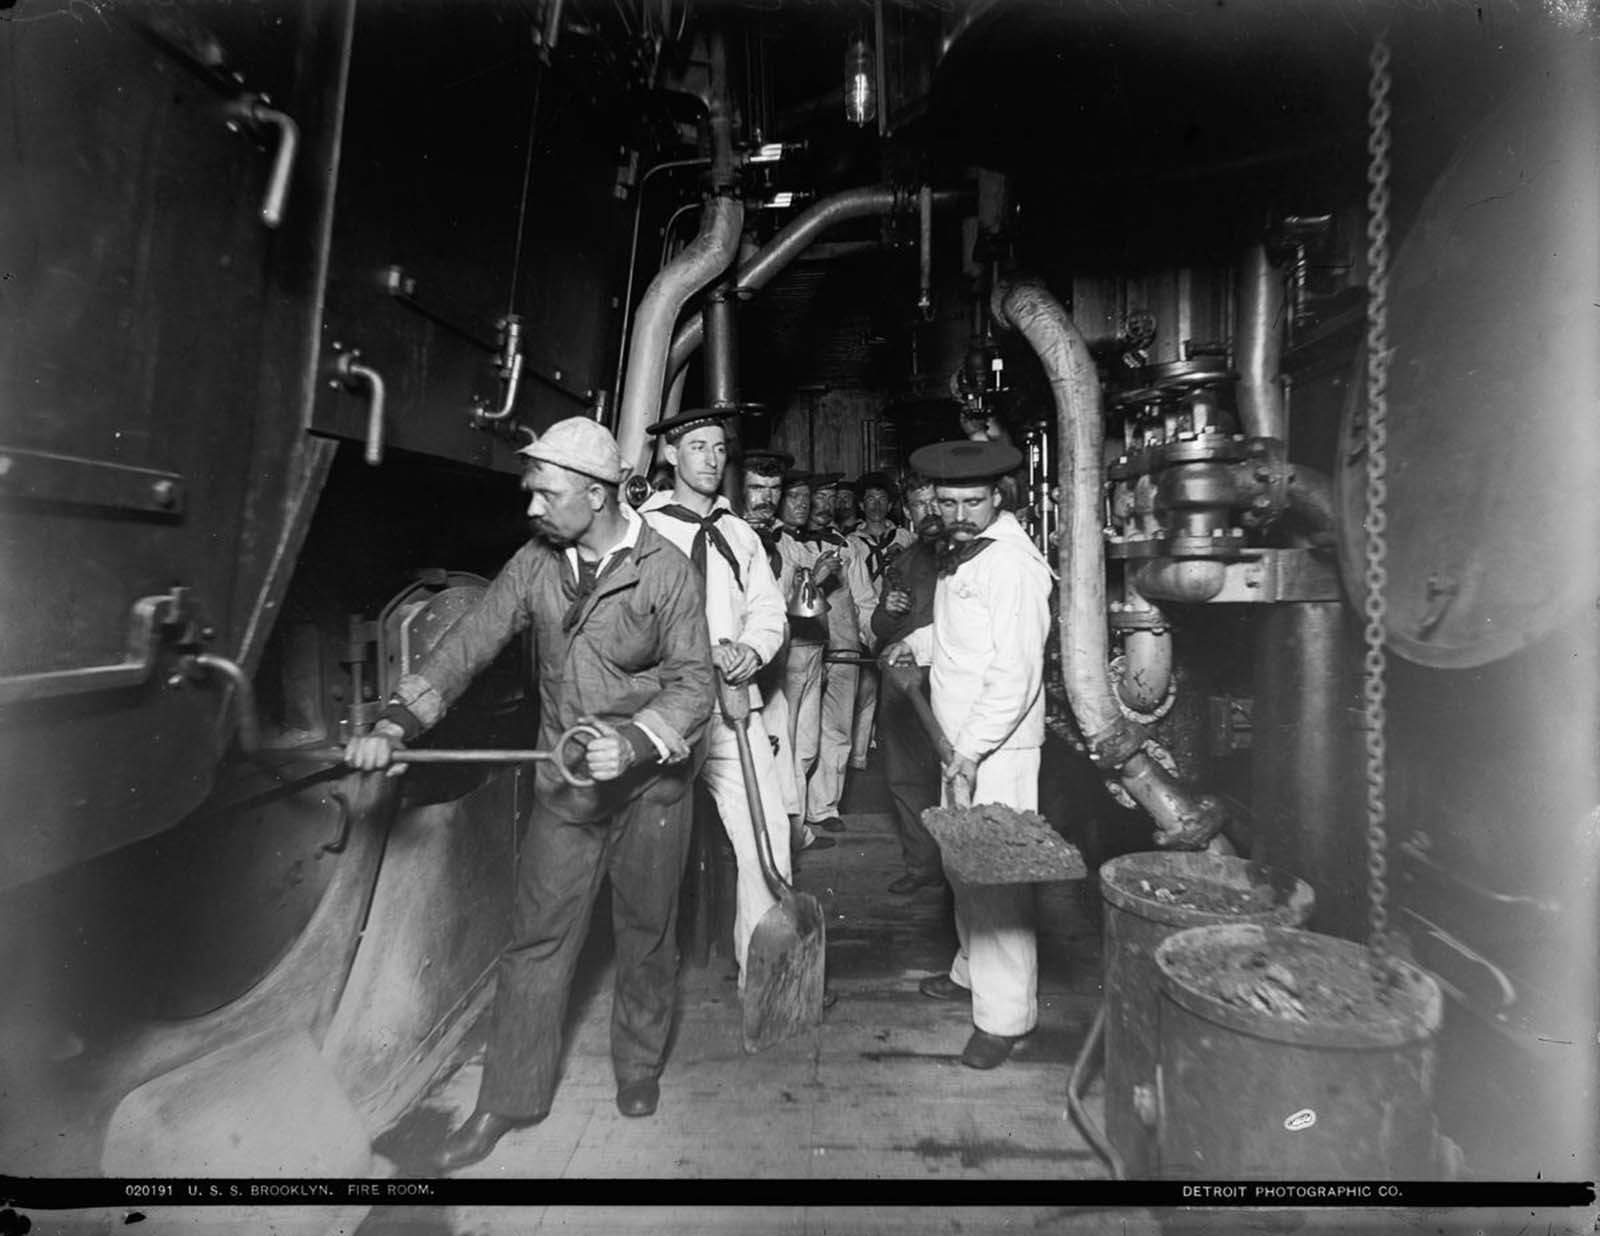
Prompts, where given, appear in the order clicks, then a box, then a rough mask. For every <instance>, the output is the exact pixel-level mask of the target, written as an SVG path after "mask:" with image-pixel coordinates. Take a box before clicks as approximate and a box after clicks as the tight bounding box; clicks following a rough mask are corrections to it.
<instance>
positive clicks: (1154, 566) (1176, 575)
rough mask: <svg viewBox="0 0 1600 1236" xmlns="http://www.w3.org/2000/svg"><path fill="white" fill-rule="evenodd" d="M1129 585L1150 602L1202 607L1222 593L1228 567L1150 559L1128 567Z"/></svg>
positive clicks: (1203, 560)
mask: <svg viewBox="0 0 1600 1236" xmlns="http://www.w3.org/2000/svg"><path fill="white" fill-rule="evenodd" d="M1129 570H1130V582H1131V583H1132V584H1133V586H1134V587H1135V588H1137V589H1138V590H1139V595H1140V596H1143V597H1146V598H1148V599H1149V600H1152V601H1179V602H1183V603H1187V604H1201V603H1203V602H1206V601H1209V600H1211V599H1212V598H1213V597H1215V596H1216V595H1217V594H1218V593H1220V592H1221V591H1222V585H1223V583H1224V582H1225V581H1226V580H1227V566H1226V565H1225V564H1224V563H1222V562H1218V561H1215V560H1213V559H1210V558H1150V559H1146V560H1145V561H1143V562H1136V563H1130V564H1129Z"/></svg>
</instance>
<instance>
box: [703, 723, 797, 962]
mask: <svg viewBox="0 0 1600 1236" xmlns="http://www.w3.org/2000/svg"><path fill="white" fill-rule="evenodd" d="M711 727H712V728H711V746H710V750H709V751H708V752H707V754H706V762H705V767H704V768H703V769H702V770H701V773H700V775H701V776H702V777H704V778H705V783H706V788H707V789H708V790H710V791H711V799H712V801H713V802H715V803H716V804H717V814H718V815H719V816H721V817H722V827H723V828H724V829H725V830H727V833H728V840H729V841H731V842H732V843H733V854H734V858H735V859H736V860H737V861H738V864H739V886H738V896H737V901H736V903H735V908H734V913H733V955H734V957H735V958H737V959H738V962H739V987H740V989H741V990H742V989H743V987H744V960H745V954H746V953H747V952H748V951H749V949H750V934H751V933H752V932H753V931H755V929H756V924H757V923H759V922H760V921H761V916H762V915H763V914H765V913H766V912H767V911H768V910H770V909H771V908H772V907H773V906H774V905H776V904H777V899H776V898H774V897H773V895H772V891H771V890H770V889H768V888H767V881H766V879H765V877H763V876H762V874H761V860H760V859H759V858H758V857H757V856H756V835H755V829H754V828H753V827H752V825H751V820H750V799H749V798H748V797H747V796H746V794H745V787H744V773H743V772H742V771H741V770H740V765H739V740H738V739H737V738H736V737H735V736H734V733H733V727H732V726H731V725H729V724H728V723H727V722H726V721H724V720H722V719H721V718H720V717H715V718H713V719H712V722H711ZM750 754H751V756H752V757H753V762H754V763H755V766H756V783H757V785H758V786H759V787H760V790H761V809H762V811H763V812H764V813H765V814H766V817H767V819H766V823H767V836H768V837H769V838H771V840H772V858H773V862H774V864H775V865H776V866H777V868H778V874H779V875H781V876H782V877H783V878H784V879H785V880H787V879H788V878H789V874H790V870H791V868H790V863H789V818H788V816H786V815H785V814H784V812H783V796H782V795H781V794H780V793H779V792H778V762H777V760H776V759H774V758H773V755H772V744H771V743H769V742H768V741H767V727H766V726H765V725H764V724H763V723H762V721H761V714H760V713H758V712H753V713H751V714H750Z"/></svg>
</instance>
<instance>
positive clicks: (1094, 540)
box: [990, 278, 1226, 849]
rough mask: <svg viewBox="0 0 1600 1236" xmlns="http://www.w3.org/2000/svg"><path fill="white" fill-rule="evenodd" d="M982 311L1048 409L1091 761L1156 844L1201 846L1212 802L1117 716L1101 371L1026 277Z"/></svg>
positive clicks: (1071, 674)
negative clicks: (1138, 813) (1036, 371)
mask: <svg viewBox="0 0 1600 1236" xmlns="http://www.w3.org/2000/svg"><path fill="white" fill-rule="evenodd" d="M990 312H992V313H993V314H994V317H995V320H996V321H997V322H998V323H999V324H1000V325H1002V326H1007V327H1010V328H1012V329H1014V330H1017V331H1019V332H1020V333H1021V334H1022V336H1023V337H1024V338H1025V339H1026V340H1027V341H1028V344H1029V345H1030V346H1031V347H1032V348H1033V350H1034V351H1035V352H1036V353H1037V354H1038V356H1039V360H1040V363H1041V364H1042V365H1043V366H1044V371H1045V375H1046V377H1048V378H1049V380H1050V391H1051V395H1052V396H1053V398H1054V401H1055V407H1056V432H1057V435H1058V443H1059V447H1058V454H1057V459H1058V461H1059V464H1060V475H1061V483H1062V493H1063V497H1064V499H1065V504H1066V510H1065V511H1064V512H1063V518H1062V529H1061V554H1062V568H1063V569H1062V587H1061V613H1060V627H1061V666H1062V673H1063V675H1064V677H1065V679H1066V687H1067V698H1068V700H1069V701H1070V703H1071V705H1072V712H1073V716H1074V718H1075V719H1076V720H1077V723H1078V728H1079V729H1080V730H1081V731H1082V733H1083V735H1084V738H1085V740H1086V741H1087V744H1088V748H1089V756H1090V758H1091V759H1092V760H1093V761H1094V762H1095V764H1096V766H1098V767H1099V768H1101V769H1104V770H1105V771H1107V772H1115V773H1116V774H1117V776H1118V777H1119V778H1120V779H1121V781H1122V784H1123V787H1124V788H1125V789H1126V790H1127V791H1128V793H1129V795H1131V796H1132V798H1133V800H1134V801H1135V802H1137V803H1138V804H1139V805H1140V806H1141V807H1143V808H1144V809H1145V810H1146V811H1147V812H1149V814H1150V818H1151V819H1152V820H1154V821H1155V825H1156V835H1155V842H1156V844H1157V845H1159V846H1163V847H1170V848H1178V849H1200V848H1202V847H1204V846H1206V845H1207V844H1208V843H1209V842H1210V841H1211V840H1212V839H1213V838H1214V837H1216V836H1217V834H1218V833H1219V832H1221V830H1222V826H1223V824H1224V822H1225V820H1226V816H1225V814H1224V811H1223V808H1222V804H1221V802H1220V801H1219V800H1218V799H1216V798H1215V797H1213V796H1211V795H1209V794H1198V795H1197V794H1194V793H1192V792H1191V791H1189V790H1186V789H1185V788H1183V787H1182V786H1180V785H1179V784H1178V783H1177V781H1176V780H1175V779H1174V778H1173V777H1172V776H1171V775H1170V774H1168V773H1167V772H1166V770H1165V769H1163V768H1162V767H1161V766H1160V765H1159V764H1157V763H1156V761H1155V760H1154V759H1153V758H1151V756H1150V755H1149V754H1147V753H1146V751H1145V742H1146V737H1147V735H1146V734H1145V731H1144V728H1143V727H1142V726H1140V725H1138V724H1137V723H1135V722H1133V721H1131V720H1129V719H1128V718H1127V717H1126V716H1124V715H1123V712H1122V709H1121V708H1120V707H1119V706H1118V704H1117V700H1116V695H1115V688H1114V687H1113V685H1112V682H1111V673H1110V657H1109V648H1108V643H1109V641H1108V636H1107V632H1106V564H1105V541H1104V538H1103V535H1102V523H1103V520H1102V513H1101V500H1100V496H1101V486H1102V483H1103V481H1104V477H1103V475H1102V471H1103V450H1104V444H1105V423H1104V416H1103V411H1102V408H1101V397H1100V379H1099V376H1098V374H1097V373H1096V371H1095V364H1094V360H1093V358H1092V357H1091V356H1090V355H1089V348H1088V344H1087V343H1086V342H1085V341H1084V338H1083V334H1082V333H1081V332H1080V331H1079V330H1078V328H1077V327H1076V325H1074V324H1073V322H1072V319H1071V318H1070V317H1068V316H1067V312H1066V310H1065V309H1063V308H1062V306H1061V303H1060V301H1058V300H1056V298H1055V297H1054V296H1053V295H1051V293H1050V291H1049V289H1048V288H1046V287H1045V286H1044V284H1043V283H1042V282H1041V281H1039V280H1037V279H1031V278H1017V279H1011V280H1003V281H1001V282H999V283H997V284H996V286H995V289H994V293H993V295H992V297H991V299H990Z"/></svg>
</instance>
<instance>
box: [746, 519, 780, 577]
mask: <svg viewBox="0 0 1600 1236" xmlns="http://www.w3.org/2000/svg"><path fill="white" fill-rule="evenodd" d="M750 527H751V528H752V529H754V531H755V534H756V535H757V536H758V537H760V538H761V544H762V547H763V548H765V549H766V551H767V563H768V564H769V565H770V566H771V567H772V573H773V575H781V574H783V555H782V554H781V553H780V552H779V550H778V546H780V545H782V544H783V536H784V533H786V532H788V531H789V529H787V528H785V527H784V526H783V525H782V524H781V523H778V522H777V521H776V520H774V521H773V522H772V523H770V524H767V525H766V526H765V527H760V528H758V527H756V525H755V524H751V525H750Z"/></svg>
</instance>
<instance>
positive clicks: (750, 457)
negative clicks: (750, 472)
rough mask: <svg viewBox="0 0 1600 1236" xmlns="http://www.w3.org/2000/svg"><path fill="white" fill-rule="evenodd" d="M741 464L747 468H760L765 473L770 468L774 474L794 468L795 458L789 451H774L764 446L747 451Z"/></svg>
mask: <svg viewBox="0 0 1600 1236" xmlns="http://www.w3.org/2000/svg"><path fill="white" fill-rule="evenodd" d="M739 462H740V463H741V464H743V465H744V466H745V467H746V468H750V467H752V466H754V467H760V468H761V469H762V470H763V471H765V470H767V469H769V468H770V469H771V471H772V472H773V473H779V472H788V471H789V469H791V468H793V467H794V456H793V455H791V454H789V452H788V451H774V450H771V449H769V448H767V447H764V446H763V447H757V448H756V449H755V450H750V451H746V452H745V453H744V456H743V458H742V459H741V460H740V461H739Z"/></svg>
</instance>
